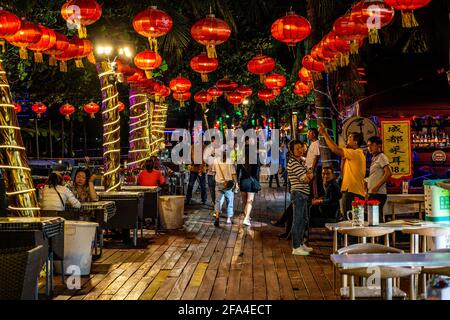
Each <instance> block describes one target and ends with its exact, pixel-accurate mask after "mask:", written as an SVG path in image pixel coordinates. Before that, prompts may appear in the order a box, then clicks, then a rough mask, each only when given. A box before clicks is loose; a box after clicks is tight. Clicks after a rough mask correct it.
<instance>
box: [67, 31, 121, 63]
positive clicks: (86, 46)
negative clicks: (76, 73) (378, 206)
mask: <svg viewBox="0 0 450 320" xmlns="http://www.w3.org/2000/svg"><path fill="white" fill-rule="evenodd" d="M71 41H72V42H73V43H74V44H75V45H77V46H78V51H77V54H76V57H75V65H76V67H77V68H83V58H85V57H88V56H92V58H90V59H89V61H91V59H94V61H95V57H94V46H93V45H92V42H91V41H90V40H88V39H78V38H74V39H72V40H71ZM116 62H117V61H116Z"/></svg>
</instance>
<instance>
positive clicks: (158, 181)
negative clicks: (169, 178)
mask: <svg viewBox="0 0 450 320" xmlns="http://www.w3.org/2000/svg"><path fill="white" fill-rule="evenodd" d="M154 167H155V163H154V162H153V160H147V162H146V163H145V170H143V171H142V172H141V173H140V174H139V176H138V185H140V186H146V187H160V186H162V185H164V184H165V182H166V181H165V179H164V176H163V175H162V174H161V173H160V172H159V171H158V170H156V169H154Z"/></svg>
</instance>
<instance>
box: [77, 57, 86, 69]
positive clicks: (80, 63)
mask: <svg viewBox="0 0 450 320" xmlns="http://www.w3.org/2000/svg"><path fill="white" fill-rule="evenodd" d="M75 66H76V67H77V68H84V65H83V60H81V59H77V60H75Z"/></svg>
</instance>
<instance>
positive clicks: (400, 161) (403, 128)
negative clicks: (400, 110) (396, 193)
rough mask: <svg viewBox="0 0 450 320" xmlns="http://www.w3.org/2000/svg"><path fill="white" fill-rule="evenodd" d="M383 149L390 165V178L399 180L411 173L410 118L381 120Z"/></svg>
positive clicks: (409, 175)
mask: <svg viewBox="0 0 450 320" xmlns="http://www.w3.org/2000/svg"><path fill="white" fill-rule="evenodd" d="M381 134H382V138H383V151H384V153H385V154H386V156H387V157H388V159H389V163H390V165H391V167H392V179H394V180H400V179H402V178H403V179H405V178H410V177H412V175H413V169H412V153H411V131H410V120H408V119H398V120H395V119H392V120H391V119H389V120H382V121H381Z"/></svg>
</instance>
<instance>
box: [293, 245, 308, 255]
mask: <svg viewBox="0 0 450 320" xmlns="http://www.w3.org/2000/svg"><path fill="white" fill-rule="evenodd" d="M292 254H293V255H295V256H307V255H309V252H308V251H305V250H304V249H303V247H298V248H295V249H292Z"/></svg>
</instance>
